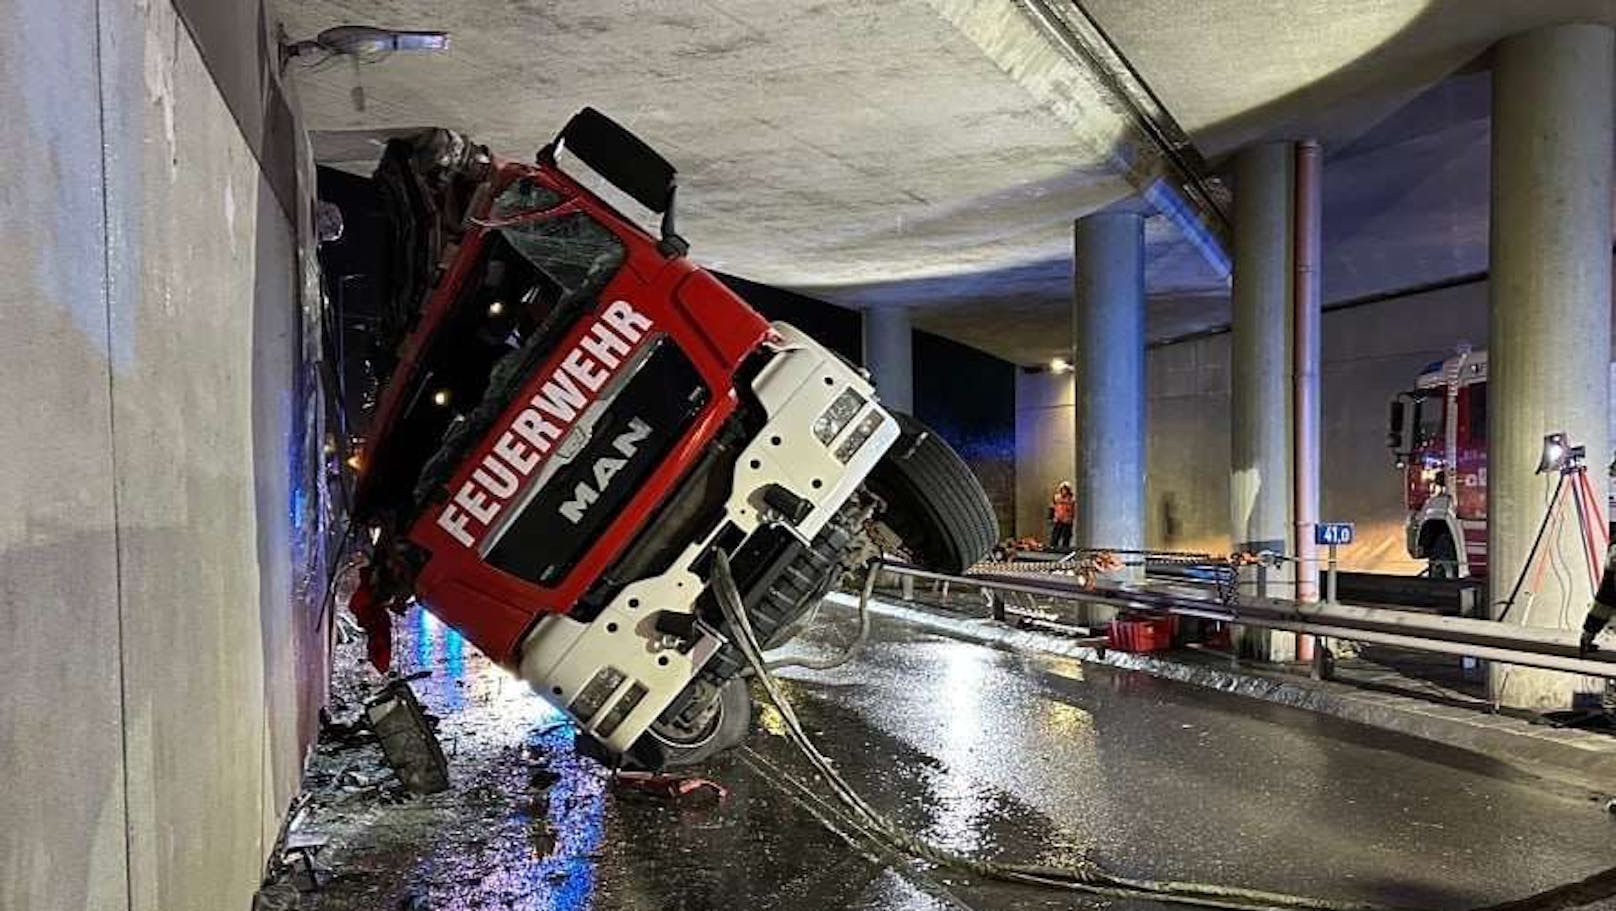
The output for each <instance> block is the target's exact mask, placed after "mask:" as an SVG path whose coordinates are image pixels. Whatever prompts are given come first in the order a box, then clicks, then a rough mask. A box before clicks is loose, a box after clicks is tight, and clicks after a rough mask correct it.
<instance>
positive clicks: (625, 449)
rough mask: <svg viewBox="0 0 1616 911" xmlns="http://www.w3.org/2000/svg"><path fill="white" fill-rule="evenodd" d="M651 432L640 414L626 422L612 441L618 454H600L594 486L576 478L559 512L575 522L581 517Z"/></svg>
mask: <svg viewBox="0 0 1616 911" xmlns="http://www.w3.org/2000/svg"><path fill="white" fill-rule="evenodd" d="M650 435H651V425H650V424H647V423H645V422H644V421H642V420H640V419H639V418H632V419H630V420H629V422H628V429H627V430H625V431H623V432H622V433H620V434H618V435H617V439H615V440H613V441H612V448H613V449H615V450H617V452H618V454H619V455H621V456H622V457H621V458H618V457H617V456H609V455H607V456H601V457H600V458H598V459H596V460H595V486H593V487H590V486H589V482H588V481H579V482H578V486H577V487H576V488H574V489H573V492H572V499H570V500H568V501H567V502H565V503H562V504H561V515H562V516H564V517H565V518H566V520H567V521H568V522H571V523H572V524H574V525H577V524H578V523H579V522H582V521H583V520H584V514H585V513H587V512H588V511H589V507H591V506H593V505H594V503H595V501H596V500H598V499H600V495H601V494H602V493H604V492H605V490H606V486H607V485H608V484H610V483H612V478H615V477H617V473H618V472H619V471H622V470H623V466H625V465H627V464H628V460H629V459H632V458H634V453H636V452H639V450H640V443H642V442H643V441H644V440H645V438H646V437H648V436H650Z"/></svg>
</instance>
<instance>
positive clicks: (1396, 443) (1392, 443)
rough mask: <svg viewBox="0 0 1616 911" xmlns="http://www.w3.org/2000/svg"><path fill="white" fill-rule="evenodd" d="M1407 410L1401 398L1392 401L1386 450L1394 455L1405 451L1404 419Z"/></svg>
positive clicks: (1387, 424) (1388, 418)
mask: <svg viewBox="0 0 1616 911" xmlns="http://www.w3.org/2000/svg"><path fill="white" fill-rule="evenodd" d="M1406 411H1407V408H1406V406H1405V404H1404V402H1403V400H1402V399H1401V398H1395V399H1392V404H1391V409H1390V414H1388V415H1387V421H1386V448H1388V449H1390V450H1391V451H1392V452H1393V453H1401V452H1402V451H1403V417H1404V414H1405V412H1406Z"/></svg>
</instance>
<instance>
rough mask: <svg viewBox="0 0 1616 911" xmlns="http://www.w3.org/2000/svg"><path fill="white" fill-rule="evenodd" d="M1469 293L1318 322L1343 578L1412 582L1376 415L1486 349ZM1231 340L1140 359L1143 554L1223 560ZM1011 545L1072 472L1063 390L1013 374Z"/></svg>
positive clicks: (1479, 306) (1479, 290) (1030, 530)
mask: <svg viewBox="0 0 1616 911" xmlns="http://www.w3.org/2000/svg"><path fill="white" fill-rule="evenodd" d="M1486 336H1487V286H1486V284H1485V283H1484V282H1477V283H1473V284H1468V285H1462V286H1458V287H1453V288H1447V289H1443V290H1439V291H1432V292H1428V293H1423V294H1418V295H1413V296H1408V297H1402V298H1397V299H1394V300H1388V301H1384V302H1381V303H1376V304H1369V305H1364V306H1358V307H1352V308H1350V309H1344V310H1337V311H1334V312H1330V313H1327V314H1326V315H1325V317H1324V335H1323V364H1322V371H1323V372H1322V380H1321V382H1322V385H1323V407H1322V410H1323V434H1322V437H1323V447H1324V458H1323V464H1322V469H1321V470H1322V474H1323V502H1322V504H1321V508H1322V513H1323V518H1325V519H1328V520H1345V521H1353V522H1356V523H1358V534H1359V541H1358V543H1357V544H1355V545H1353V547H1351V548H1349V549H1348V550H1347V551H1344V552H1343V558H1344V563H1345V565H1347V566H1348V567H1351V568H1358V569H1366V570H1374V571H1380V572H1414V571H1416V570H1418V569H1419V566H1418V565H1417V564H1415V563H1414V562H1413V561H1411V560H1409V559H1408V558H1407V556H1406V555H1405V553H1404V549H1403V508H1402V499H1401V496H1402V494H1401V489H1400V487H1399V475H1398V474H1397V473H1396V472H1395V471H1394V470H1393V469H1392V467H1391V461H1390V459H1389V457H1388V455H1387V452H1386V448H1385V445H1384V443H1385V434H1386V430H1385V422H1386V405H1387V402H1388V401H1390V399H1391V396H1392V395H1393V394H1395V393H1396V392H1398V391H1400V390H1402V389H1407V388H1409V387H1410V386H1412V385H1413V382H1414V378H1415V376H1416V375H1417V374H1418V373H1419V372H1420V370H1421V369H1422V368H1423V367H1424V366H1425V365H1426V364H1429V363H1430V362H1431V361H1434V360H1440V359H1442V358H1444V357H1447V356H1448V355H1450V354H1452V353H1453V352H1454V350H1455V346H1456V345H1457V344H1459V343H1460V342H1469V343H1471V344H1473V345H1475V346H1476V347H1478V348H1479V347H1483V346H1485V344H1486V340H1487V339H1486ZM1229 356H1230V355H1229V336H1228V335H1227V334H1224V335H1214V336H1210V337H1206V338H1200V339H1195V340H1192V341H1186V342H1181V343H1178V344H1173V345H1167V346H1164V347H1160V348H1155V349H1152V350H1151V351H1150V354H1149V357H1148V359H1147V371H1148V376H1147V381H1146V382H1147V387H1148V397H1149V404H1148V410H1149V415H1148V419H1147V420H1148V425H1147V426H1148V430H1147V443H1146V445H1147V450H1148V451H1147V480H1146V500H1147V510H1148V513H1147V516H1146V520H1147V526H1146V539H1147V541H1148V542H1149V544H1150V546H1152V547H1161V548H1166V549H1171V550H1190V551H1210V552H1213V553H1225V552H1227V551H1228V550H1229V548H1230V547H1231V542H1230V539H1229V524H1230V518H1229V477H1228V473H1229ZM1016 392H1017V400H1016V431H1017V440H1016V448H1017V470H1016V482H1017V483H1016V503H1017V507H1016V517H1017V532H1018V534H1034V535H1037V536H1040V537H1042V535H1043V533H1044V532H1043V528H1044V523H1043V508H1044V505H1045V503H1046V501H1047V498H1048V495H1049V492H1050V490H1051V489H1052V488H1053V486H1054V484H1055V483H1056V482H1057V481H1058V480H1060V479H1061V478H1063V477H1065V476H1066V475H1067V474H1068V473H1070V471H1071V467H1070V465H1071V461H1072V452H1073V450H1072V437H1071V434H1072V396H1073V395H1075V394H1076V393H1075V391H1074V390H1073V389H1072V382H1071V378H1070V376H1058V377H1057V376H1051V375H1049V374H1025V373H1024V374H1022V375H1021V377H1020V379H1019V381H1018V384H1017V387H1016Z"/></svg>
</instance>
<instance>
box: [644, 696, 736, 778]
mask: <svg viewBox="0 0 1616 911" xmlns="http://www.w3.org/2000/svg"><path fill="white" fill-rule="evenodd" d="M690 685H691V686H707V687H711V686H712V684H710V683H708V682H707V681H705V680H702V679H699V678H698V679H697V680H695V681H694V682H692V683H691V684H690ZM751 725H752V696H751V694H750V693H749V692H747V688H746V681H745V680H744V679H742V678H740V677H735V678H732V679H730V680H726V681H724V683H722V684H721V685H719V686H718V687H717V692H716V693H714V694H712V696H710V697H709V698H708V699H706V700H705V701H704V702H703V703H702V704H701V705H699V706H696V707H693V708H687V709H686V710H685V711H684V712H681V713H679V714H678V715H676V716H673V717H668V716H666V715H664V716H663V717H661V718H658V719H657V720H656V721H655V722H654V723H653V724H652V725H651V727H650V729H649V730H647V731H646V732H645V734H644V735H643V737H642V738H641V739H642V740H648V741H650V742H651V743H650V744H646V745H647V746H654V747H655V748H656V750H657V751H658V752H660V753H661V757H660V758H661V767H662V768H678V767H680V766H689V765H696V764H697V763H701V762H705V761H706V760H708V759H711V758H712V757H713V756H715V755H717V754H719V753H722V752H723V751H724V750H727V749H729V748H730V747H732V746H737V745H739V744H740V743H741V741H743V740H745V739H746V734H747V731H748V729H749V728H750V727H751ZM638 746H639V744H636V747H637V748H636V750H635V751H634V752H636V753H638V752H641V751H640V750H639V749H638Z"/></svg>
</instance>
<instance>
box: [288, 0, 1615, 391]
mask: <svg viewBox="0 0 1616 911" xmlns="http://www.w3.org/2000/svg"><path fill="white" fill-rule="evenodd" d="M1086 4H1087V8H1088V9H1089V11H1090V12H1091V13H1092V15H1093V16H1094V18H1095V20H1096V21H1097V22H1098V24H1099V25H1100V26H1101V27H1102V28H1103V29H1104V30H1105V31H1106V32H1107V33H1108V34H1109V35H1110V37H1111V38H1112V39H1113V40H1114V41H1115V42H1116V44H1117V45H1118V46H1119V47H1120V49H1121V51H1122V52H1123V54H1124V55H1125V56H1126V57H1127V59H1128V61H1129V62H1130V63H1131V64H1132V65H1133V67H1134V68H1135V69H1136V70H1137V72H1138V73H1139V75H1140V76H1141V77H1142V78H1143V80H1144V81H1145V82H1146V83H1147V84H1148V85H1149V86H1150V87H1151V88H1152V90H1153V91H1154V92H1155V94H1156V95H1157V96H1158V97H1159V98H1160V99H1161V101H1162V103H1163V104H1164V106H1165V107H1166V109H1167V110H1168V111H1169V112H1170V113H1171V114H1172V115H1173V116H1174V117H1175V118H1176V119H1177V120H1178V122H1179V123H1180V124H1181V125H1182V126H1183V127H1184V128H1185V129H1186V130H1187V131H1188V133H1189V135H1190V136H1191V138H1192V139H1193V140H1194V142H1195V143H1196V146H1197V148H1198V149H1199V150H1200V151H1201V152H1202V153H1203V154H1204V155H1206V156H1208V157H1209V158H1213V159H1216V158H1217V157H1219V156H1222V155H1224V154H1226V153H1228V152H1230V151H1232V150H1233V149H1235V148H1237V147H1239V146H1240V145H1241V144H1243V143H1245V142H1249V141H1251V140H1253V139H1260V138H1267V137H1289V136H1301V135H1314V136H1319V137H1322V138H1323V139H1324V140H1325V141H1326V149H1327V160H1326V184H1325V193H1326V200H1325V203H1326V208H1325V218H1326V236H1325V240H1326V245H1327V246H1326V262H1325V297H1326V300H1327V301H1329V300H1335V299H1340V298H1343V297H1352V296H1357V295H1361V294H1369V293H1377V292H1381V291H1385V290H1389V289H1393V288H1399V287H1405V286H1408V285H1412V284H1419V283H1422V282H1428V281H1435V280H1439V279H1442V278H1447V277H1451V276H1453V275H1458V274H1465V273H1467V272H1474V271H1477V270H1478V269H1481V268H1485V260H1486V247H1485V240H1486V218H1485V213H1486V182H1485V178H1486V163H1487V148H1486V132H1487V131H1486V116H1487V79H1486V74H1485V72H1484V71H1479V70H1474V69H1473V70H1472V71H1468V72H1464V73H1461V74H1460V75H1458V76H1456V77H1453V78H1447V77H1448V76H1449V74H1451V73H1454V71H1455V70H1458V69H1460V68H1461V67H1464V66H1465V65H1466V64H1467V63H1470V62H1471V61H1473V60H1475V59H1476V58H1477V55H1478V54H1480V53H1481V52H1482V51H1484V50H1485V48H1486V47H1487V46H1488V45H1489V44H1490V43H1491V42H1492V41H1494V40H1496V39H1497V38H1498V37H1501V36H1503V35H1507V34H1510V33H1513V32H1515V31H1519V30H1521V29H1523V28H1527V27H1530V26H1532V25H1536V24H1540V23H1542V22H1545V21H1557V20H1563V19H1569V18H1588V17H1598V18H1604V19H1609V18H1610V17H1611V16H1612V13H1613V10H1612V3H1610V2H1577V0H1539V2H1534V3H1522V2H1519V0H1431V2H1418V0H1354V2H1344V0H1334V2H1327V0H1317V2H1300V0H1202V2H1200V3H1184V2H1182V0H1086ZM1020 8H1021V6H1020V5H1019V4H1015V3H1012V2H1011V0H888V2H876V0H828V2H811V0H775V2H769V3H757V2H748V0H661V2H642V3H623V4H599V3H591V2H586V0H555V2H548V0H465V2H459V3H455V4H444V3H438V2H431V0H278V2H276V5H275V9H276V12H277V14H278V15H279V16H280V17H281V19H283V20H284V22H285V24H286V28H287V31H288V32H289V33H291V34H292V35H293V36H294V37H302V36H306V35H309V34H312V33H314V32H317V31H319V30H320V29H323V28H326V27H328V26H331V25H336V24H341V23H372V24H378V25H386V26H391V27H397V28H441V29H447V30H449V31H451V32H452V33H453V35H454V45H453V48H452V50H451V52H450V53H447V54H443V55H437V56H422V57H409V56H405V55H397V56H395V57H393V58H390V59H388V60H386V61H383V62H381V63H379V64H376V65H373V66H367V67H365V68H364V69H363V70H362V73H361V77H360V78H361V79H362V81H363V84H364V86H365V88H366V95H367V105H366V109H365V110H364V111H363V112H360V111H357V110H355V108H354V106H353V104H352V103H351V101H350V90H351V89H352V87H353V84H354V74H353V71H352V69H350V68H348V67H346V66H335V67H330V68H326V69H323V70H320V71H316V72H308V73H305V74H302V75H300V76H299V77H298V80H297V85H298V88H299V91H300V93H301V96H302V100H303V105H304V108H305V110H306V113H307V115H308V119H309V123H310V126H311V128H313V129H314V130H316V131H318V134H317V140H318V143H317V149H318V148H324V149H343V148H346V149H352V148H354V147H355V142H354V140H355V139H362V138H364V137H366V136H368V135H370V134H372V133H373V132H374V131H378V130H385V129H389V128H399V127H413V126H427V125H441V126H448V127H452V128H456V129H461V130H464V131H467V132H469V133H471V134H473V135H475V136H476V137H478V138H479V139H481V140H482V141H485V142H488V143H489V144H490V145H491V146H493V147H494V148H495V149H496V150H497V151H499V152H501V153H503V154H506V155H510V156H513V157H514V156H523V157H525V156H527V155H530V154H531V153H532V151H533V150H535V149H536V148H537V147H538V146H539V145H541V144H543V143H544V142H545V141H546V140H547V139H548V138H549V137H550V135H551V134H552V133H553V132H554V131H555V130H556V129H557V128H558V127H559V126H560V124H561V123H563V122H564V121H565V119H566V117H567V116H569V115H570V114H571V113H572V112H573V111H574V110H576V109H577V108H578V107H580V106H582V105H584V104H592V105H594V106H596V107H599V108H601V109H602V110H604V111H607V112H608V113H610V114H612V115H614V116H615V117H617V118H619V119H620V120H622V121H623V122H625V123H626V124H627V125H629V126H630V127H631V128H632V129H634V130H635V131H637V132H639V133H640V134H641V135H643V136H644V137H645V138H647V139H648V140H649V141H650V142H651V143H652V144H653V145H655V146H656V147H658V148H659V149H660V150H661V151H662V152H663V153H664V154H665V155H666V156H667V157H668V158H669V159H670V160H672V161H674V163H675V164H676V165H677V166H678V167H679V168H680V171H681V184H682V187H683V190H682V192H681V194H680V196H681V217H682V222H681V232H682V233H684V234H685V235H686V236H688V237H689V238H690V239H691V241H692V244H693V247H694V251H693V255H695V256H696V257H697V258H698V259H700V260H701V261H703V262H706V263H708V264H710V265H713V266H715V267H717V268H721V269H724V270H725V271H728V272H732V273H735V274H738V275H743V276H746V277H748V278H752V279H754V280H758V281H764V282H769V283H773V284H777V285H781V286H785V287H790V288H796V289H803V290H809V291H812V292H814V293H816V294H818V295H820V296H822V297H825V298H827V299H830V300H832V301H835V302H838V303H843V304H847V305H850V306H856V307H865V306H911V307H915V308H917V310H918V311H919V312H918V314H917V320H918V322H919V323H920V324H921V325H922V326H925V327H927V328H931V329H934V330H935V331H939V332H941V333H943V334H945V335H948V336H950V337H953V338H956V339H958V340H960V341H964V342H967V343H969V344H973V345H976V346H977V347H980V348H983V349H985V350H988V351H990V352H993V353H995V354H999V355H1001V356H1004V357H1007V358H1010V359H1012V360H1016V361H1020V362H1025V363H1031V362H1036V361H1040V360H1044V359H1047V358H1048V357H1050V356H1052V355H1054V354H1057V353H1059V352H1060V351H1062V350H1063V349H1064V348H1065V347H1066V344H1065V343H1064V342H1063V339H1064V338H1065V337H1067V335H1068V334H1069V320H1068V319H1067V308H1068V303H1067V301H1068V299H1069V287H1070V281H1071V278H1070V273H1071V264H1070V253H1069V244H1070V241H1069V237H1070V221H1071V219H1072V218H1074V217H1076V216H1078V215H1081V214H1084V213H1086V212H1089V211H1093V210H1094V209H1097V208H1099V207H1102V206H1105V205H1108V204H1111V203H1113V202H1114V201H1116V200H1118V199H1119V198H1121V197H1123V196H1126V195H1127V194H1129V193H1130V192H1131V190H1132V188H1131V186H1130V184H1129V182H1128V179H1127V175H1126V174H1124V173H1123V172H1124V171H1126V170H1127V167H1128V163H1127V162H1126V161H1119V155H1118V154H1117V151H1116V143H1117V141H1118V140H1116V136H1115V135H1114V134H1116V133H1117V132H1119V131H1120V130H1121V129H1122V127H1120V126H1118V125H1117V124H1118V122H1119V120H1120V115H1118V114H1117V113H1116V112H1115V111H1112V110H1107V109H1104V108H1103V107H1097V106H1095V105H1093V104H1088V105H1087V106H1086V107H1085V106H1084V105H1083V104H1080V103H1077V102H1083V101H1084V100H1085V99H1083V98H1082V97H1078V95H1079V93H1078V91H1077V90H1075V89H1072V85H1073V84H1074V83H1075V82H1076V80H1074V79H1072V78H1071V76H1070V74H1069V73H1064V72H1061V71H1059V69H1058V66H1059V63H1060V61H1053V62H1052V59H1053V58H1051V57H1050V56H1049V51H1048V48H1047V47H1046V48H1042V49H1039V48H1031V47H1030V44H1029V42H1028V41H1027V38H1026V35H1019V33H1018V35H1012V34H1011V33H1010V32H1009V31H1007V30H1005V29H1004V28H1003V27H1002V21H1001V20H1004V19H1005V18H1007V17H1013V16H1014V15H1017V11H1018V10H1019V9H1020ZM984 22H988V23H991V24H992V27H991V28H985V27H984V26H983V23H984ZM1037 54H1043V55H1044V56H1043V57H1038V56H1036V55H1037ZM1029 60H1030V61H1032V63H1028V61H1029ZM1040 67H1041V68H1040ZM1074 97H1075V98H1076V99H1077V102H1074V103H1072V104H1067V102H1068V101H1070V100H1071V99H1072V98H1074ZM359 147H360V148H364V144H363V143H361V144H359ZM354 154H355V153H353V152H351V151H349V152H333V153H331V155H330V157H333V158H337V159H343V158H351V157H353V156H354ZM1478 206H1479V208H1478ZM1148 242H1149V261H1150V266H1149V273H1148V276H1147V280H1148V283H1149V287H1150V289H1151V293H1152V297H1153V306H1152V313H1151V333H1152V335H1153V336H1154V337H1158V338H1161V337H1171V336H1175V335H1179V334H1182V333H1184V332H1189V331H1195V330H1197V329H1200V328H1205V327H1207V326H1212V325H1216V324H1217V323H1219V322H1222V321H1224V320H1225V319H1226V318H1227V316H1226V312H1227V306H1226V297H1227V295H1226V290H1225V288H1224V285H1223V283H1222V281H1221V280H1220V278H1219V276H1218V275H1217V274H1216V273H1215V272H1214V271H1213V270H1212V269H1210V268H1208V267H1207V265H1206V263H1205V261H1204V260H1203V259H1202V258H1201V257H1200V256H1199V255H1198V254H1197V253H1196V252H1195V250H1194V249H1193V248H1192V247H1191V246H1190V245H1189V244H1188V243H1187V242H1185V241H1184V240H1183V239H1182V238H1181V237H1180V236H1179V235H1178V233H1177V231H1176V229H1174V228H1173V227H1172V226H1171V225H1170V224H1168V223H1167V222H1166V221H1165V220H1164V219H1159V218H1153V219H1151V220H1150V222H1149V228H1148Z"/></svg>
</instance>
